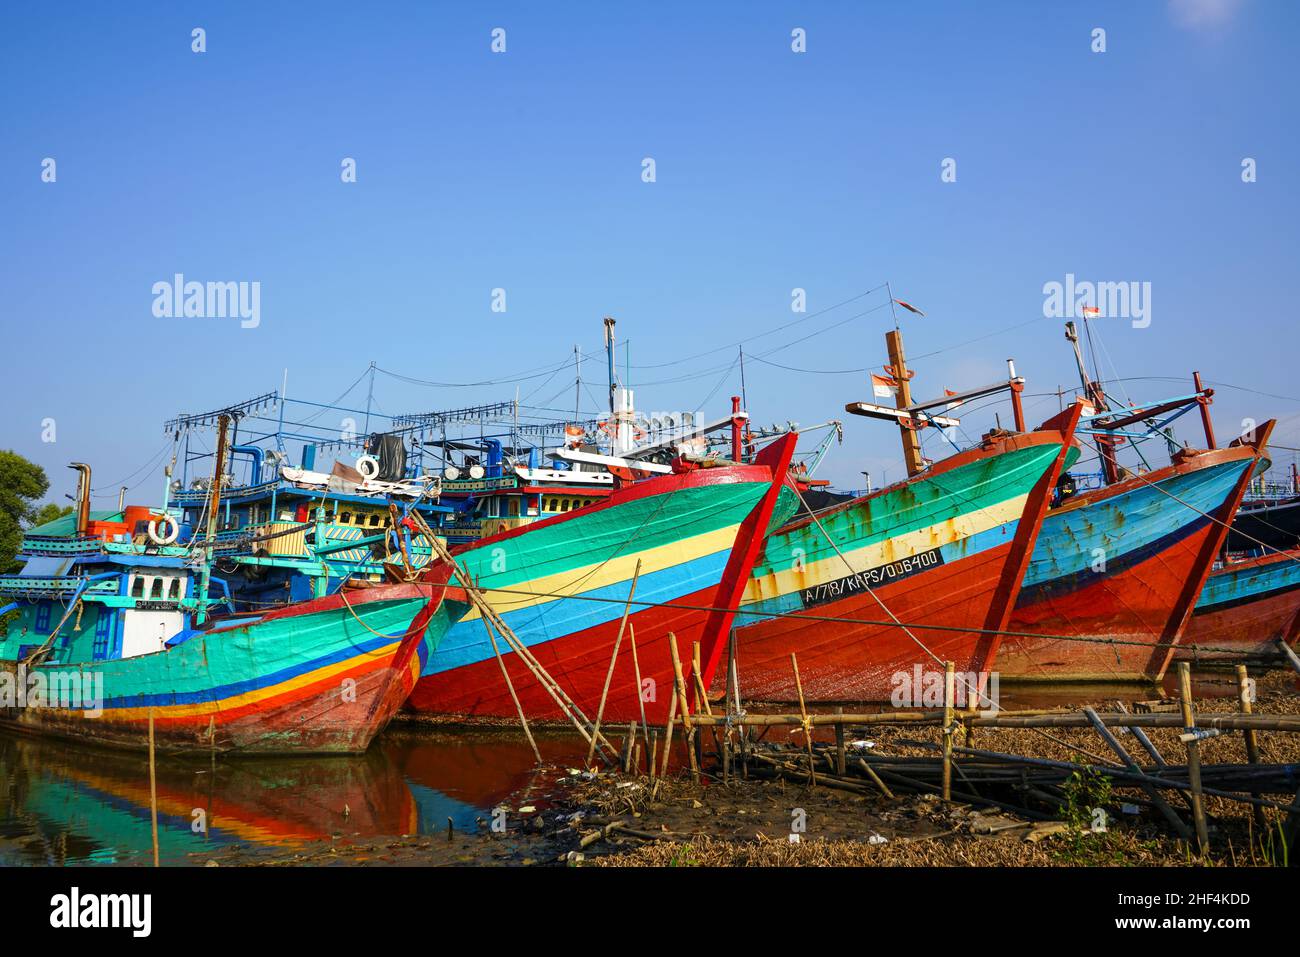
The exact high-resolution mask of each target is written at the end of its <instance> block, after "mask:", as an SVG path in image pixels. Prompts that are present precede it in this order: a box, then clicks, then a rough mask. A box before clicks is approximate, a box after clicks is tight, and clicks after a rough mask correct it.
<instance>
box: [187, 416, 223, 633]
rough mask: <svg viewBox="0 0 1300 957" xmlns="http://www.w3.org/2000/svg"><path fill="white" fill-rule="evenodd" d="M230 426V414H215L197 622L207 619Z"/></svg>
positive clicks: (200, 622) (201, 622)
mask: <svg viewBox="0 0 1300 957" xmlns="http://www.w3.org/2000/svg"><path fill="white" fill-rule="evenodd" d="M229 427H230V416H229V415H228V414H227V413H224V412H223V413H222V414H221V415H219V416H217V451H216V453H215V456H214V457H215V460H216V464H215V466H214V467H213V470H212V489H211V494H210V495H209V497H208V521H207V526H206V527H205V528H204V530H203V567H202V569H201V570H200V572H199V594H198V600H199V606H198V609H197V611H196V612H195V619H196V621H197V623H198V624H200V625H201V624H203V622H204V621H206V620H207V617H208V615H207V600H208V586H209V585H210V584H211V582H212V558H213V552H214V550H215V546H216V536H217V511H218V509H220V508H221V478H222V476H223V475H224V474H225V471H226V430H227V429H228V428H229Z"/></svg>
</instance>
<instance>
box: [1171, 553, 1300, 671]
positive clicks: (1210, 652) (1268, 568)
mask: <svg viewBox="0 0 1300 957" xmlns="http://www.w3.org/2000/svg"><path fill="white" fill-rule="evenodd" d="M1297 559H1300V552H1298V551H1295V550H1292V551H1290V552H1286V553H1283V554H1269V555H1264V556H1261V557H1259V558H1252V559H1247V560H1246V561H1240V562H1233V563H1230V564H1229V565H1227V566H1226V567H1224V568H1221V569H1218V570H1216V571H1215V572H1213V573H1212V574H1211V575H1210V579H1209V581H1207V582H1206V586H1205V591H1204V592H1203V593H1202V596H1201V602H1200V603H1198V605H1197V608H1196V611H1195V612H1193V614H1192V619H1191V621H1190V622H1188V624H1187V630H1186V631H1185V632H1184V633H1183V640H1182V644H1180V645H1179V647H1178V650H1177V652H1176V653H1175V655H1174V657H1175V659H1177V660H1180V661H1227V660H1235V659H1244V658H1252V657H1253V658H1274V657H1275V656H1276V655H1277V651H1278V649H1277V644H1276V642H1277V641H1278V640H1279V639H1281V640H1282V641H1285V642H1286V643H1287V644H1288V645H1294V644H1295V643H1296V638H1297V636H1300V567H1298V566H1297V564H1296V563H1297ZM1256 576H1258V578H1256ZM1220 579H1234V580H1235V582H1236V583H1237V588H1236V589H1234V587H1233V583H1232V582H1230V581H1224V582H1220V581H1219V580H1220ZM1220 584H1224V585H1227V586H1228V587H1227V588H1225V589H1223V591H1220V589H1219V588H1218V587H1216V586H1218V585H1220ZM1251 588H1258V589H1260V590H1261V593H1260V594H1258V595H1254V596H1251V595H1250V594H1249V593H1248V590H1249V589H1251ZM1234 591H1236V592H1237V593H1234Z"/></svg>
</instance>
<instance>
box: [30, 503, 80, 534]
mask: <svg viewBox="0 0 1300 957" xmlns="http://www.w3.org/2000/svg"><path fill="white" fill-rule="evenodd" d="M73 511H74V509H73V507H72V506H71V505H56V504H54V503H53V502H46V503H45V504H44V505H42V506H41V507H40V509H38V510H37V512H36V517H35V518H34V519H32V524H31V525H30V526H28V527H29V528H36V527H37V526H38V525H46V524H48V523H50V522H52V521H54V520H55V519H56V518H62V517H63V516H64V515H71V514H72V513H73Z"/></svg>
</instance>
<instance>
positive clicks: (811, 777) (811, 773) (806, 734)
mask: <svg viewBox="0 0 1300 957" xmlns="http://www.w3.org/2000/svg"><path fill="white" fill-rule="evenodd" d="M790 667H791V668H793V669H794V686H795V688H796V689H797V690H798V692H799V719H800V720H799V724H800V726H801V727H802V728H803V739H804V742H805V743H806V744H807V745H808V783H809V784H816V783H817V761H816V759H815V758H814V757H813V739H812V729H813V726H812V722H810V721H809V720H808V707H807V705H805V704H804V699H803V679H802V678H800V677H799V659H798V658H796V657H795V653H794V652H793V651H792V652H790Z"/></svg>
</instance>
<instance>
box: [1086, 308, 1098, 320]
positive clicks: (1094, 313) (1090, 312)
mask: <svg viewBox="0 0 1300 957" xmlns="http://www.w3.org/2000/svg"><path fill="white" fill-rule="evenodd" d="M1100 316H1101V308H1100V307H1099V306H1084V307H1083V318H1085V319H1097V318H1100Z"/></svg>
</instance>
